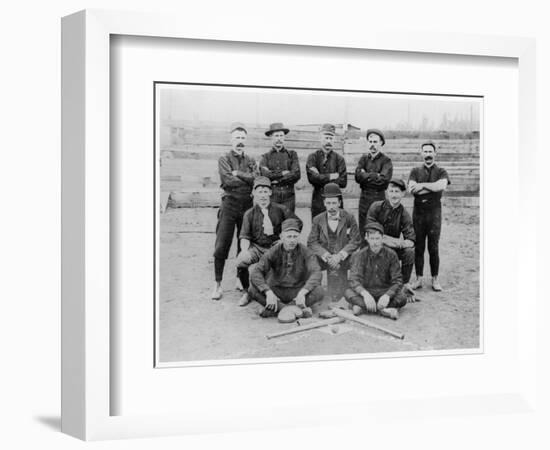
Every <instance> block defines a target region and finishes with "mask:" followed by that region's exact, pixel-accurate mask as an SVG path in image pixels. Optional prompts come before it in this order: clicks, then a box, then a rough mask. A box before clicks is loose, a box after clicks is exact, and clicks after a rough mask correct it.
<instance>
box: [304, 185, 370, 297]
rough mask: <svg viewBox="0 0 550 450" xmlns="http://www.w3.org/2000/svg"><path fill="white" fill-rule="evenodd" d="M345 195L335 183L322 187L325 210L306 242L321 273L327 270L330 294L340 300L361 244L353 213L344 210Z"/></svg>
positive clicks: (316, 220)
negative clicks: (342, 206)
mask: <svg viewBox="0 0 550 450" xmlns="http://www.w3.org/2000/svg"><path fill="white" fill-rule="evenodd" d="M341 196H342V192H341V191H340V187H339V186H338V185H337V184H335V183H329V184H326V185H325V187H324V188H323V197H324V199H323V202H324V205H325V208H326V211H324V212H322V213H321V214H319V215H317V216H315V218H314V219H313V222H312V224H311V232H310V233H309V237H308V240H307V246H308V248H309V249H310V250H311V251H312V252H313V253H315V254H316V255H317V258H318V259H319V264H320V266H321V270H326V271H327V289H328V295H329V296H330V297H331V299H332V301H337V300H339V299H340V298H341V297H342V295H344V291H345V290H346V287H347V284H348V269H349V260H350V258H349V257H350V256H351V254H352V253H353V252H354V251H356V250H357V249H358V248H359V246H360V245H361V236H360V235H359V228H358V227H357V222H356V221H355V218H354V217H353V215H352V214H350V213H349V212H347V211H345V210H343V209H341V202H340V198H341Z"/></svg>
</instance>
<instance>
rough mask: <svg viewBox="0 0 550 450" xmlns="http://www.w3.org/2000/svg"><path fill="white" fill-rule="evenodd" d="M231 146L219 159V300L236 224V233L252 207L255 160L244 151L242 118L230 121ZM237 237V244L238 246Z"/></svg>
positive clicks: (215, 297) (216, 256)
mask: <svg viewBox="0 0 550 450" xmlns="http://www.w3.org/2000/svg"><path fill="white" fill-rule="evenodd" d="M229 132H230V133H231V150H230V151H229V152H227V153H226V154H225V155H223V156H221V157H220V158H219V159H218V172H219V174H220V181H221V188H222V189H223V194H222V203H221V205H220V209H219V210H218V223H217V225H216V242H215V244H214V275H215V278H216V284H215V286H214V290H213V292H212V300H219V299H220V298H221V297H222V295H223V291H222V286H221V282H222V279H223V269H224V267H225V261H226V260H227V256H228V254H229V249H230V248H231V243H232V242H233V235H234V234H235V228H236V229H237V235H238V234H239V233H240V231H241V225H242V222H243V215H244V213H245V211H246V210H248V209H250V208H251V207H252V197H251V193H252V185H253V183H254V178H255V177H256V175H257V168H256V162H255V161H254V159H253V158H251V157H250V156H248V155H245V153H244V147H245V143H246V137H247V131H246V127H245V126H244V125H243V124H242V123H239V122H236V123H233V124H231V127H230V129H229ZM239 245H240V244H239V242H238V241H237V246H238V247H239Z"/></svg>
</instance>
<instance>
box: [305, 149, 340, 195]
mask: <svg viewBox="0 0 550 450" xmlns="http://www.w3.org/2000/svg"><path fill="white" fill-rule="evenodd" d="M311 167H315V168H317V170H318V171H319V173H318V174H316V173H314V172H312V171H311V170H308V169H309V168H311ZM306 172H307V179H308V180H309V182H310V183H311V184H312V185H313V187H314V188H315V190H320V189H322V188H323V187H324V186H325V184H327V183H336V184H337V185H338V186H340V187H341V188H342V189H343V188H345V187H346V186H347V184H348V174H347V172H346V161H345V159H344V157H343V156H342V155H340V154H338V153H336V152H335V151H334V150H331V151H330V152H329V153H328V155H327V156H326V157H325V152H324V151H323V150H322V149H319V150H317V151H316V152H313V153H311V154H310V155H309V156H308V157H307V161H306ZM331 173H337V174H338V178H337V179H336V180H331V179H330V174H331Z"/></svg>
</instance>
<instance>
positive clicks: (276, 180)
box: [260, 147, 300, 187]
mask: <svg viewBox="0 0 550 450" xmlns="http://www.w3.org/2000/svg"><path fill="white" fill-rule="evenodd" d="M283 170H288V171H289V172H290V173H287V174H285V175H283ZM260 174H261V175H263V176H264V177H267V178H269V179H270V180H271V182H272V183H273V185H274V186H279V187H281V186H289V187H292V186H294V184H296V182H297V181H298V180H299V179H300V163H299V161H298V155H297V153H296V152H295V151H294V150H287V149H286V148H284V147H283V148H282V149H281V150H276V149H275V148H272V149H271V150H270V151H269V152H267V153H264V154H263V155H262V158H261V160H260Z"/></svg>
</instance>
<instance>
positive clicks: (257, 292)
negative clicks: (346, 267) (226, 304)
mask: <svg viewBox="0 0 550 450" xmlns="http://www.w3.org/2000/svg"><path fill="white" fill-rule="evenodd" d="M301 229H302V224H301V221H300V220H299V219H295V218H290V219H286V220H285V221H284V222H283V223H282V230H281V242H279V243H278V244H276V245H274V246H273V247H271V248H270V249H269V250H268V251H267V252H266V253H264V255H263V256H262V257H261V258H260V261H259V262H258V264H255V265H254V266H253V268H252V269H251V271H250V288H249V289H248V294H249V295H250V297H251V298H252V299H253V300H256V301H257V302H258V303H260V304H261V305H262V306H264V309H263V310H262V311H261V313H260V316H261V317H270V316H275V315H277V313H278V312H279V311H280V310H281V309H282V307H283V306H284V305H285V304H288V303H295V304H296V306H298V307H300V308H302V310H303V314H304V315H303V316H304V317H311V316H312V310H311V305H313V304H314V303H316V302H318V301H321V300H322V299H323V297H324V295H325V291H324V289H323V288H322V287H321V279H322V274H321V269H320V267H319V264H318V262H317V257H316V256H315V255H314V254H313V252H311V251H310V250H309V249H308V248H307V247H306V246H305V245H303V244H300V243H299V242H298V240H299V238H300V232H301Z"/></svg>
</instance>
